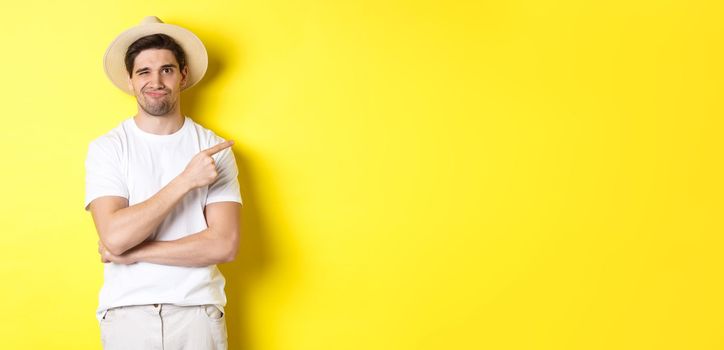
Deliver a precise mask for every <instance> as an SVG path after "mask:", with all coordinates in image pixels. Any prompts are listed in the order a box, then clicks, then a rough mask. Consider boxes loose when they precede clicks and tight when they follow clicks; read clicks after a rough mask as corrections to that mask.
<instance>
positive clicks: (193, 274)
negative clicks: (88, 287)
mask: <svg viewBox="0 0 724 350" xmlns="http://www.w3.org/2000/svg"><path fill="white" fill-rule="evenodd" d="M207 62H208V59H207V56H206V49H205V47H204V45H203V43H202V42H201V40H199V38H198V37H196V35H194V34H193V33H191V32H190V31H188V30H186V29H184V28H181V27H178V26H175V25H170V24H166V23H163V22H161V20H160V19H158V18H157V17H146V18H145V19H144V20H143V21H142V22H141V24H140V25H138V26H136V27H133V28H131V29H129V30H127V31H125V32H123V33H121V34H120V35H119V36H118V37H117V38H116V39H115V40H114V41H113V42H112V43H111V45H110V46H109V47H108V50H107V51H106V54H105V57H104V66H105V71H106V74H107V75H108V77H109V78H110V79H111V81H112V82H113V83H114V84H115V85H116V86H117V87H119V88H120V89H122V90H124V91H126V92H127V93H129V94H133V95H134V96H135V97H136V102H137V105H138V112H137V113H136V114H135V115H134V116H133V117H129V118H127V119H125V120H124V121H123V122H122V123H120V124H119V125H118V126H117V127H116V128H114V129H113V130H111V131H109V132H108V133H106V134H105V135H103V136H101V137H99V138H97V139H95V140H93V141H92V142H91V143H90V145H89V147H88V157H87V159H86V163H85V165H86V198H85V204H86V210H90V212H91V213H92V216H93V220H94V223H95V226H96V230H97V231H98V235H99V237H100V240H99V241H98V252H99V253H100V254H101V261H102V262H104V263H105V265H104V283H103V287H102V289H101V292H100V296H99V306H98V309H97V311H96V316H97V318H98V321H99V323H100V329H101V340H102V343H103V347H104V349H166V350H168V349H226V348H227V332H226V319H225V317H224V306H225V305H226V296H225V293H224V285H225V279H224V277H223V276H222V275H221V273H220V272H219V270H218V268H217V267H216V264H219V263H224V262H229V261H232V260H233V259H234V257H235V255H236V252H237V248H238V242H239V212H240V207H241V204H242V201H241V195H240V193H239V183H238V180H237V178H236V177H237V174H238V170H237V168H236V161H235V159H234V154H233V152H232V151H231V148H230V147H231V145H232V144H233V141H224V140H223V139H222V138H220V137H219V136H217V135H216V134H214V133H213V132H212V131H210V130H208V129H205V128H204V127H202V126H201V125H199V124H197V123H196V122H194V121H193V120H191V119H190V118H189V117H187V116H185V115H184V114H183V113H182V112H181V104H180V94H181V91H182V90H184V89H187V88H189V87H191V86H193V85H194V84H196V83H197V82H198V81H199V80H200V79H201V78H202V77H203V75H204V73H205V71H206V66H207Z"/></svg>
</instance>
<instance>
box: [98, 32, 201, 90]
mask: <svg viewBox="0 0 724 350" xmlns="http://www.w3.org/2000/svg"><path fill="white" fill-rule="evenodd" d="M158 33H161V34H166V35H168V36H170V37H172V38H173V39H174V40H175V41H176V42H177V43H178V44H179V45H180V46H181V48H182V49H183V50H184V53H185V54H186V65H187V66H188V67H189V74H188V78H187V81H186V85H185V86H184V87H183V88H182V90H186V89H188V88H190V87H192V86H194V85H196V83H198V82H199V81H200V80H201V78H203V76H204V74H206V68H207V67H208V64H209V58H208V54H207V52H206V47H205V46H204V44H203V43H202V42H201V39H199V38H198V37H197V36H196V35H195V34H194V33H192V32H191V31H189V30H187V29H185V28H182V27H179V26H176V25H173V24H168V23H149V24H143V25H138V26H135V27H132V28H130V29H128V30H126V31H124V32H123V33H121V34H120V35H118V37H116V39H115V40H113V42H111V44H110V45H109V46H108V49H106V53H105V55H104V56H103V69H104V70H105V72H106V75H107V76H108V78H109V79H110V80H111V82H113V84H114V85H115V86H116V87H118V88H119V89H121V90H123V91H124V92H125V93H127V94H129V95H134V93H133V90H132V89H130V88H129V87H128V78H129V74H128V71H126V63H125V58H126V51H128V46H130V45H131V44H133V42H135V41H136V40H138V39H140V38H141V37H144V36H146V35H151V34H158Z"/></svg>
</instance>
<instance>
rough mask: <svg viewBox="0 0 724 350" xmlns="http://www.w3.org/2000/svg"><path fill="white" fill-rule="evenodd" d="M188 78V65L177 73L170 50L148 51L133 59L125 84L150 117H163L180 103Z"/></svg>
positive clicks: (174, 57)
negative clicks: (130, 72) (127, 84)
mask: <svg viewBox="0 0 724 350" xmlns="http://www.w3.org/2000/svg"><path fill="white" fill-rule="evenodd" d="M187 76H188V66H186V67H184V69H183V71H182V70H180V69H179V66H178V62H177V61H176V56H174V55H173V53H172V52H171V51H170V50H166V49H148V50H143V51H141V52H140V53H139V54H138V56H136V59H135V61H134V62H133V71H132V74H131V77H130V79H129V82H128V83H129V86H130V87H131V88H132V89H133V93H134V95H136V101H138V106H139V107H141V109H143V110H144V111H145V112H146V113H148V114H149V115H152V116H165V115H167V114H169V113H170V112H172V111H174V110H175V109H176V107H177V105H178V104H179V95H180V94H181V89H182V88H183V87H184V85H186V78H187Z"/></svg>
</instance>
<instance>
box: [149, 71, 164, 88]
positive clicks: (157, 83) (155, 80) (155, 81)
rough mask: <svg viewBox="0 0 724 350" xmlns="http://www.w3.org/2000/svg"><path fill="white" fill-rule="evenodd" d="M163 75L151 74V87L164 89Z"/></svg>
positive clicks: (158, 73)
mask: <svg viewBox="0 0 724 350" xmlns="http://www.w3.org/2000/svg"><path fill="white" fill-rule="evenodd" d="M161 78H162V77H161V73H160V72H155V73H152V74H151V81H150V82H149V83H150V84H151V86H153V87H155V88H162V87H163V79H161Z"/></svg>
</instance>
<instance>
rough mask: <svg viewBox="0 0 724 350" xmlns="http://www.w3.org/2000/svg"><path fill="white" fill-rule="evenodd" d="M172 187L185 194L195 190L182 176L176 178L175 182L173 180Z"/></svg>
mask: <svg viewBox="0 0 724 350" xmlns="http://www.w3.org/2000/svg"><path fill="white" fill-rule="evenodd" d="M171 185H172V186H174V187H176V188H177V189H178V190H180V191H181V192H182V193H184V194H186V193H188V192H191V190H193V189H194V187H193V186H192V185H191V183H190V182H189V181H187V180H186V178H184V177H183V176H182V175H179V176H176V177H175V178H174V179H173V180H171Z"/></svg>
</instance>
